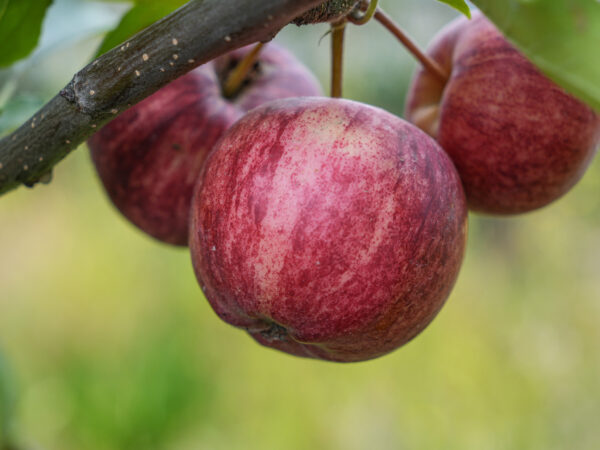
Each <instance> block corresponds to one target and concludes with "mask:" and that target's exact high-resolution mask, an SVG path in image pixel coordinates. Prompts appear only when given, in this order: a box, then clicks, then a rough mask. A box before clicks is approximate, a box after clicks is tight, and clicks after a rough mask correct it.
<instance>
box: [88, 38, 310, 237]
mask: <svg viewBox="0 0 600 450" xmlns="http://www.w3.org/2000/svg"><path fill="white" fill-rule="evenodd" d="M249 51H250V47H245V48H243V49H239V50H236V51H234V52H232V53H229V54H227V55H224V56H222V57H220V58H218V59H216V60H215V61H213V62H210V63H208V64H205V65H203V66H201V67H199V68H197V69H195V70H193V71H191V72H189V73H188V74H186V75H184V76H182V77H180V78H178V79H177V80H175V81H173V82H172V83H170V84H168V85H167V86H165V87H164V88H162V89H160V90H159V91H157V92H156V93H155V94H153V95H152V96H150V97H148V98H147V99H145V100H143V101H142V102H140V103H139V104H137V105H135V106H133V107H132V108H130V109H128V110H127V111H125V112H124V113H123V114H121V115H120V116H118V117H117V118H115V119H114V120H113V121H111V122H110V123H109V124H107V125H106V126H104V127H103V128H102V129H101V130H100V131H99V132H98V133H96V134H95V135H94V136H93V137H92V138H91V139H90V140H89V141H88V144H89V147H90V150H91V156H92V159H93V161H94V164H95V166H96V169H97V171H98V174H99V176H100V179H101V180H102V182H103V184H104V187H105V189H106V191H107V193H108V195H109V197H110V198H111V200H112V202H113V203H114V204H115V205H116V207H117V208H118V209H119V210H120V211H121V212H122V213H123V215H125V217H127V218H128V219H129V220H130V221H131V222H133V223H134V224H135V225H137V226H138V227H139V228H141V229H142V230H144V231H145V232H146V233H148V234H150V235H151V236H153V237H155V238H157V239H159V240H161V241H164V242H167V243H170V244H175V245H187V241H188V217H189V206H190V201H191V198H192V193H193V188H194V184H195V183H196V179H197V178H198V174H199V172H200V169H201V167H202V164H203V162H204V160H205V158H206V155H207V154H208V153H209V151H210V150H211V149H212V147H213V146H214V144H215V142H217V140H219V138H220V137H221V136H222V135H223V133H224V132H225V131H226V130H227V129H228V128H229V127H230V126H231V125H232V124H233V123H234V122H235V121H236V120H237V119H239V118H240V117H241V116H242V115H243V114H244V113H245V112H246V111H248V110H250V109H252V108H254V107H256V106H258V105H260V104H261V103H264V102H268V101H271V100H274V99H278V98H284V97H294V96H302V95H320V94H321V88H320V86H319V83H318V82H317V80H316V79H315V77H314V76H313V75H312V74H311V73H310V72H309V70H308V69H307V68H305V67H304V66H303V65H302V64H301V63H300V62H299V61H298V60H297V59H296V58H295V57H294V56H293V55H292V54H291V53H289V52H288V51H287V50H285V49H283V48H282V47H280V46H277V45H275V44H272V43H271V44H268V45H267V46H265V47H264V48H263V50H262V52H261V53H260V55H259V59H258V61H257V63H256V64H255V65H254V68H253V71H252V72H251V74H250V75H249V77H248V79H247V80H245V83H244V84H243V86H242V88H241V90H240V91H239V92H238V93H237V95H235V96H234V97H233V98H225V97H224V95H223V94H222V83H223V82H224V80H225V79H226V77H227V75H228V73H229V72H230V71H231V70H232V69H233V68H234V67H235V66H236V64H237V63H238V62H239V61H240V60H241V59H242V58H243V56H245V55H246V54H247V53H248V52H249ZM157 70H158V68H157Z"/></svg>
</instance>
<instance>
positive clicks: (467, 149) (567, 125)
mask: <svg viewBox="0 0 600 450" xmlns="http://www.w3.org/2000/svg"><path fill="white" fill-rule="evenodd" d="M429 54H430V55H431V57H432V58H433V59H435V60H436V61H437V62H438V63H440V64H441V65H442V67H444V68H445V69H446V70H447V72H448V73H449V78H448V79H447V80H440V79H439V78H437V77H436V76H435V75H433V74H431V73H429V72H427V71H425V70H419V71H418V72H417V74H416V77H415V79H414V80H413V83H412V86H411V88H410V91H409V95H408V99H407V107H406V117H407V119H408V120H409V121H411V122H413V123H415V124H416V125H418V126H419V127H421V128H422V129H423V130H425V131H427V132H428V133H429V134H430V135H431V136H433V137H435V138H436V139H437V140H438V142H439V143H440V145H441V146H442V147H443V148H444V150H446V152H447V153H448V154H449V155H450V157H451V158H452V160H453V162H454V164H455V165H456V167H457V169H458V172H459V174H460V176H461V179H462V181H463V184H464V187H465V192H466V194H467V200H468V203H469V207H470V209H472V210H474V211H479V212H484V213H491V214H514V213H522V212H526V211H531V210H534V209H536V208H540V207H542V206H544V205H547V204H548V203H550V202H552V201H553V200H556V199H557V198H558V197H560V196H562V195H563V194H564V193H566V192H567V191H568V190H569V189H570V188H571V187H572V186H573V185H574V184H575V183H576V182H577V181H578V180H579V179H580V178H581V176H582V175H583V173H584V171H585V169H586V168H587V166H588V164H589V162H590V160H591V159H592V157H593V155H594V153H595V150H596V148H597V147H598V143H599V140H600V118H599V116H598V115H597V114H596V113H595V112H594V111H593V110H592V109H591V108H589V107H588V106H586V105H585V104H584V103H582V102H581V101H579V100H577V99H575V98H574V97H572V96H571V95H569V94H567V93H566V92H565V91H563V89H561V88H560V87H559V86H557V85H556V84H555V83H553V82H552V81H550V80H549V79H548V78H546V77H545V76H544V75H543V74H542V73H541V72H540V71H539V70H538V69H537V68H536V67H534V65H533V64H532V63H530V62H529V61H528V60H527V59H526V58H525V57H524V56H523V55H522V54H521V53H520V52H519V51H517V50H516V49H515V48H514V47H513V46H512V45H511V44H510V43H509V42H508V41H507V40H506V39H505V38H504V37H503V36H502V34H501V33H500V32H499V31H498V30H497V29H496V27H495V26H494V25H493V24H492V23H491V22H490V21H489V20H488V19H487V18H486V17H485V16H483V15H482V14H480V13H476V14H475V15H474V17H473V19H472V20H471V21H469V20H467V19H466V18H460V19H458V20H456V21H454V22H452V23H451V24H450V25H449V26H447V27H446V28H444V29H443V30H442V31H441V32H440V33H439V34H438V36H437V37H436V38H435V39H434V41H433V44H432V45H431V47H430V49H429Z"/></svg>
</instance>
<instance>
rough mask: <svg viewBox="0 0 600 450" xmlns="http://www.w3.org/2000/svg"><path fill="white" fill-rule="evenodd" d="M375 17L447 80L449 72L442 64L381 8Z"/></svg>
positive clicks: (431, 70) (427, 67)
mask: <svg viewBox="0 0 600 450" xmlns="http://www.w3.org/2000/svg"><path fill="white" fill-rule="evenodd" d="M375 19H376V20H377V21H378V22H379V23H381V24H382V25H383V26H384V27H385V28H387V30H388V31H390V32H391V33H392V34H393V35H394V36H396V38H398V40H399V41H400V42H401V43H402V45H404V46H405V47H406V48H407V49H408V51H409V52H411V53H412V54H413V55H414V57H415V58H417V59H418V60H419V62H420V63H421V64H422V65H423V67H425V69H427V70H428V71H430V72H431V73H432V74H434V75H435V76H437V77H438V78H439V79H440V80H442V81H446V80H447V79H448V73H446V71H445V70H444V68H443V67H442V66H440V65H439V64H438V63H437V62H436V61H434V60H433V59H431V58H430V57H429V56H427V55H426V54H425V53H424V52H423V51H421V49H419V47H418V46H417V44H415V43H414V42H413V41H412V40H411V39H410V38H409V37H408V36H407V35H406V34H404V32H403V31H402V29H401V28H400V27H399V26H398V24H396V23H395V22H394V21H393V20H392V18H391V17H390V16H388V15H387V14H386V13H385V12H384V11H383V10H382V9H381V8H377V11H376V12H375Z"/></svg>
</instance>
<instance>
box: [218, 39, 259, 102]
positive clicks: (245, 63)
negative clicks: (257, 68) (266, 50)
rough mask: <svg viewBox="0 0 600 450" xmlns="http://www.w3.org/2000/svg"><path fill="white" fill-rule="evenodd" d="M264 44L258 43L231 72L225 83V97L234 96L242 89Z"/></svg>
mask: <svg viewBox="0 0 600 450" xmlns="http://www.w3.org/2000/svg"><path fill="white" fill-rule="evenodd" d="M263 46H264V44H263V43H262V42H259V43H257V44H256V45H255V46H254V48H253V49H252V50H251V51H250V52H248V53H247V54H246V55H245V56H244V58H243V59H242V60H241V61H240V62H239V63H238V64H237V66H236V67H235V68H234V69H233V70H232V71H231V72H230V73H229V75H228V76H227V80H226V81H225V83H224V84H223V95H225V97H227V98H232V97H234V96H235V94H237V92H238V91H239V90H240V87H241V86H242V83H243V82H244V80H245V79H246V77H247V76H248V74H249V73H250V70H251V69H252V66H253V65H254V63H255V62H256V59H257V58H258V54H259V53H260V51H261V50H262V48H263Z"/></svg>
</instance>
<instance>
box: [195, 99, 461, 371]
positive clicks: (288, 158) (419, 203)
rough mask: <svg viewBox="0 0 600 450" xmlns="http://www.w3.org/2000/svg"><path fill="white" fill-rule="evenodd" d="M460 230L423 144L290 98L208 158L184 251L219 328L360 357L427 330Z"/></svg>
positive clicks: (344, 104)
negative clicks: (221, 322)
mask: <svg viewBox="0 0 600 450" xmlns="http://www.w3.org/2000/svg"><path fill="white" fill-rule="evenodd" d="M466 230H467V214H466V201H465V198H464V192H463V189H462V186H461V184H460V180H459V178H458V174H457V173H456V170H455V168H454V166H453V165H452V162H451V161H450V159H449V158H448V157H447V155H446V154H445V153H444V151H443V150H442V149H441V148H440V147H439V146H438V145H437V144H436V142H435V141H434V140H433V139H431V138H430V137H429V136H427V135H426V134H425V133H423V132H422V131H420V130H419V129H417V128H416V127H414V126H412V125H410V124H409V123H407V122H405V121H403V120H402V119H400V118H398V117H396V116H393V115H392V114H390V113H387V112H385V111H383V110H381V109H378V108H374V107H370V106H367V105H364V104H361V103H356V102H352V101H348V100H339V99H328V98H304V99H301V98H295V99H287V100H279V101H276V102H272V103H269V104H266V105H263V106H261V107H259V108H257V109H255V110H253V111H251V112H249V113H248V114H247V115H246V116H244V117H243V118H242V119H241V120H239V121H238V122H237V123H236V124H235V125H233V126H232V127H231V128H230V130H229V131H228V132H227V133H226V135H225V136H224V138H223V140H222V141H220V143H219V144H218V145H217V146H216V147H215V150H214V151H213V152H212V153H211V154H210V155H209V157H208V159H207V161H206V165H205V166H204V169H203V172H202V175H201V177H200V179H199V182H198V186H197V188H196V193H195V196H194V199H193V201H192V212H191V216H190V249H191V253H192V262H193V265H194V269H195V271H196V275H197V277H198V280H199V282H200V285H201V287H202V290H203V291H204V293H205V295H206V298H207V299H208V301H209V302H210V303H211V305H212V307H213V308H214V310H215V311H216V313H217V314H218V315H219V316H220V317H221V318H222V319H223V320H225V321H226V322H228V323H230V324H232V325H235V326H237V327H241V328H243V329H245V330H247V331H248V332H249V333H250V335H251V336H252V337H254V338H255V339H256V340H257V341H258V342H259V343H261V344H263V345H266V346H269V347H273V348H276V349H279V350H282V351H285V352H288V353H291V354H294V355H298V356H307V357H313V358H320V359H325V360H332V361H360V360H365V359H370V358H375V357H377V356H380V355H383V354H384V353H387V352H390V351H391V350H394V349H395V348H397V347H399V346H401V345H402V344H404V343H406V342H407V341H409V340H410V339H412V338H413V337H414V336H416V335H417V334H418V333H419V332H420V331H421V330H423V329H424V328H425V327H426V326H427V324H429V322H431V320H432V319H433V318H434V316H435V315H436V313H437V312H438V311H439V309H440V308H441V307H442V304H443V303H444V301H445V300H446V298H447V296H448V295H449V292H450V290H451V288H452V286H453V284H454V281H455V279H456V277H457V274H458V271H459V267H460V265H461V261H462V258H463V252H464V247H465V240H466Z"/></svg>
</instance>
